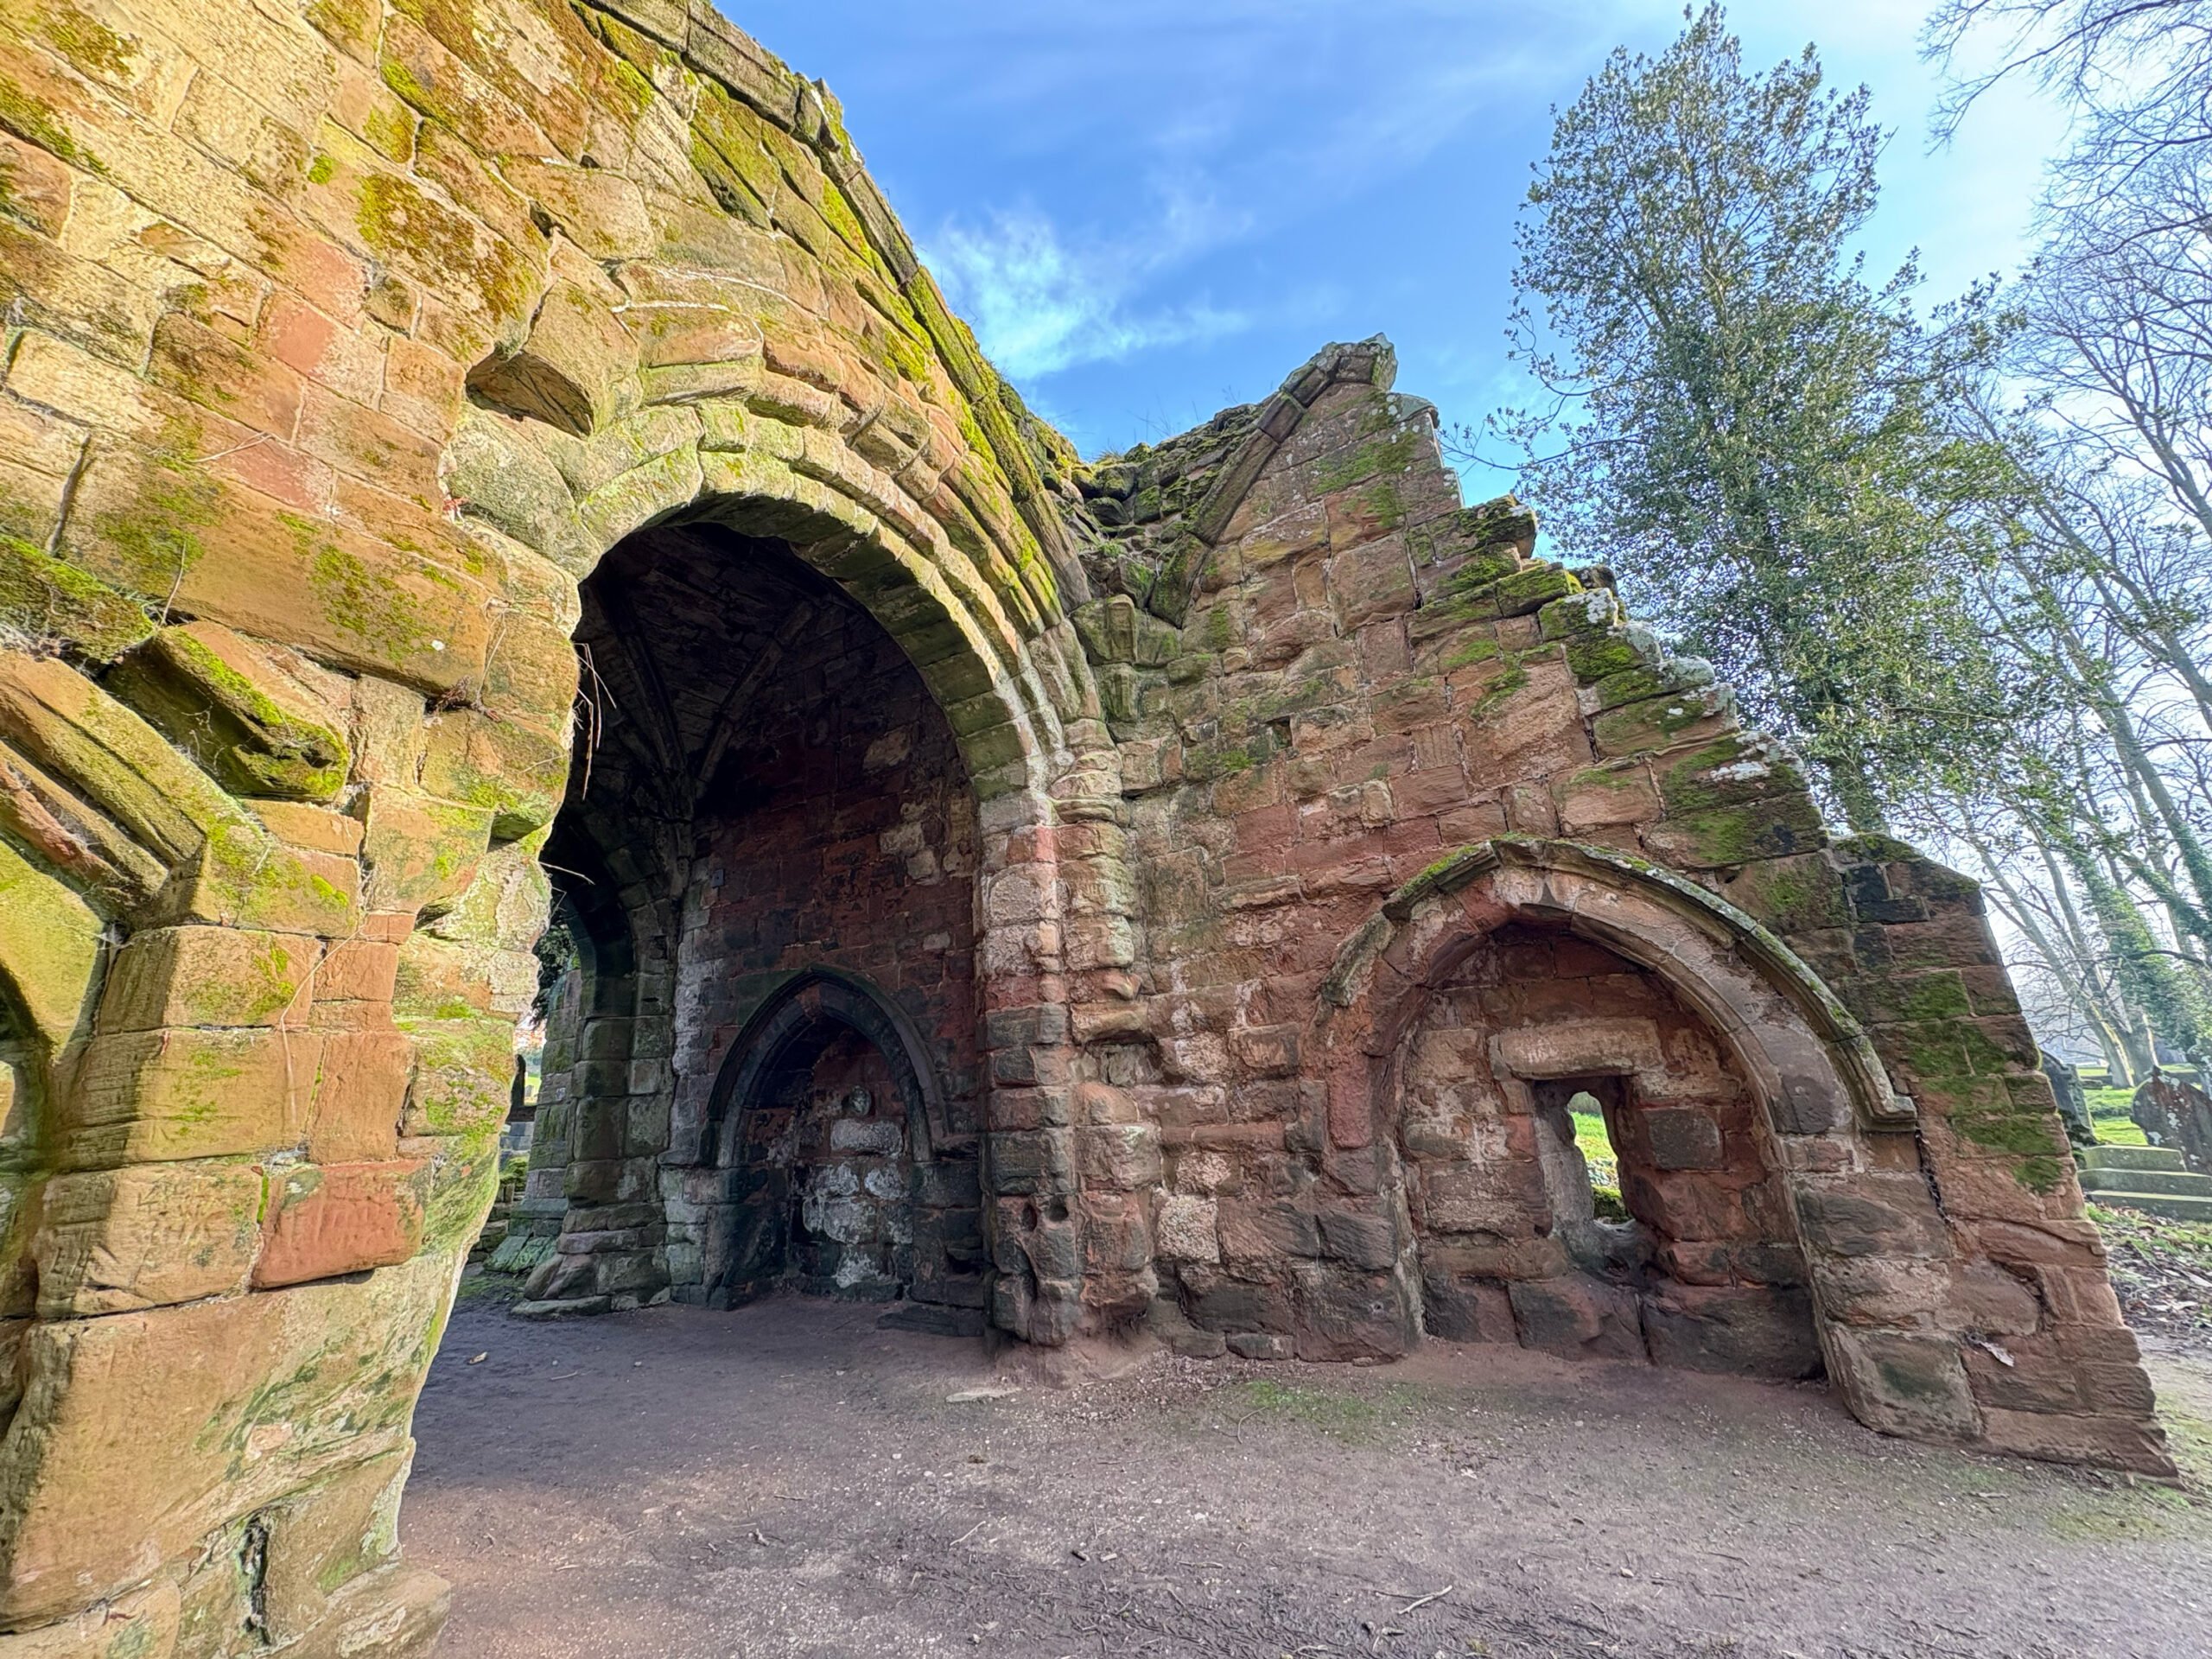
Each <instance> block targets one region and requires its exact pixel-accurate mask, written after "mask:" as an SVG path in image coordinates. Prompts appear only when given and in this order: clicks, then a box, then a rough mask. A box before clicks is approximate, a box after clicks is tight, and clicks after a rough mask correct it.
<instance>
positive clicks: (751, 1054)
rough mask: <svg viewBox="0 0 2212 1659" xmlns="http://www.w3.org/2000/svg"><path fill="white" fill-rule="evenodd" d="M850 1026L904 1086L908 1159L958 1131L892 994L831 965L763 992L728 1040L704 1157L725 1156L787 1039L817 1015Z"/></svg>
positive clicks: (921, 1045)
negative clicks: (909, 1126) (910, 1141)
mask: <svg viewBox="0 0 2212 1659" xmlns="http://www.w3.org/2000/svg"><path fill="white" fill-rule="evenodd" d="M825 1020H826V1021H831V1022H834V1023H836V1024H838V1025H842V1026H845V1027H849V1028H850V1029H851V1030H853V1031H855V1032H857V1033H860V1035H861V1036H862V1037H864V1038H866V1039H868V1041H869V1042H871V1043H873V1044H874V1045H875V1046H876V1048H877V1049H878V1050H880V1052H882V1054H883V1057H884V1058H885V1059H886V1060H887V1061H888V1062H889V1063H890V1065H891V1067H892V1071H893V1074H894V1075H895V1076H896V1077H898V1078H899V1082H900V1084H902V1085H903V1086H904V1087H905V1088H906V1090H907V1097H908V1100H909V1102H910V1103H911V1108H910V1109H911V1112H912V1117H913V1120H914V1122H915V1126H916V1128H918V1130H919V1131H920V1133H918V1135H916V1136H915V1145H914V1158H915V1161H916V1162H918V1163H929V1162H931V1161H933V1160H934V1159H935V1158H936V1156H937V1155H938V1152H939V1151H940V1150H941V1149H949V1148H950V1147H952V1146H954V1145H955V1144H956V1142H957V1141H959V1140H961V1139H963V1137H958V1136H956V1135H955V1134H954V1132H953V1129H952V1127H951V1124H950V1121H949V1119H948V1117H947V1116H946V1113H945V1106H944V1084H943V1081H942V1079H940V1078H939V1077H938V1075H937V1068H936V1066H935V1065H933V1064H932V1063H931V1059H930V1054H929V1047H928V1045H927V1044H926V1043H925V1041H924V1040H923V1038H922V1034H921V1033H920V1032H918V1030H916V1029H915V1027H914V1022H913V1021H912V1020H910V1019H908V1018H907V1017H906V1013H905V1011H904V1010H902V1009H901V1008H900V1007H899V1005H898V1004H897V1003H896V1002H895V1001H893V1000H892V999H891V998H890V997H888V996H886V995H884V994H883V993H882V992H881V991H880V990H879V989H878V988H876V987H874V985H871V984H870V983H869V982H868V981H867V980H865V979H863V978H862V977H861V976H859V975H858V974H850V973H846V972H844V971H842V970H841V969H834V968H808V969H800V970H798V972H795V973H793V974H792V975H791V976H790V977H789V978H787V979H786V980H785V982H783V983H782V984H781V985H779V986H777V987H776V988H774V989H773V990H772V991H771V992H769V993H768V995H767V996H766V998H765V999H764V1000H763V1001H762V1002H761V1004H760V1007H759V1008H758V1009H757V1010H755V1011H754V1013H753V1017H752V1018H751V1019H749V1020H747V1021H746V1022H745V1026H744V1027H743V1029H741V1031H740V1032H739V1033H738V1034H737V1036H736V1038H735V1039H734V1040H733V1041H732V1042H731V1044H730V1046H729V1052H728V1055H727V1056H726V1057H725V1058H723V1061H722V1064H721V1070H720V1071H719V1072H718V1073H717V1074H716V1076H715V1090H714V1096H713V1098H712V1100H711V1101H710V1102H709V1105H708V1108H707V1128H706V1133H705V1134H704V1135H702V1136H701V1137H700V1147H699V1155H700V1157H701V1158H702V1159H703V1160H707V1161H709V1162H715V1161H719V1162H722V1163H728V1161H729V1159H730V1144H729V1143H730V1137H731V1136H732V1135H734V1134H735V1133H737V1128H738V1121H739V1119H740V1118H741V1116H742V1115H743V1113H744V1111H745V1109H746V1107H747V1104H748V1103H750V1102H751V1101H752V1100H753V1096H755V1094H756V1093H757V1092H758V1090H759V1089H760V1085H761V1084H762V1083H763V1082H764V1081H765V1080H766V1077H768V1076H769V1075H770V1074H771V1073H772V1071H774V1069H775V1066H776V1064H777V1062H778V1060H779V1058H781V1056H782V1055H783V1053H784V1052H785V1050H786V1049H787V1048H788V1047H789V1046H790V1045H791V1043H792V1042H793V1041H795V1040H796V1039H798V1038H799V1037H800V1036H801V1035H803V1034H804V1033H806V1032H807V1031H809V1030H810V1029H812V1028H813V1027H816V1026H817V1025H819V1024H821V1023H822V1022H823V1021H825Z"/></svg>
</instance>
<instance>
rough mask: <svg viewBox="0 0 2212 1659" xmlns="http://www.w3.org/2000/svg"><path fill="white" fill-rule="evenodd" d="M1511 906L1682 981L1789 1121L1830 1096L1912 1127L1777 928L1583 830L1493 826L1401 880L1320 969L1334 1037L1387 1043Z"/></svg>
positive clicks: (1347, 1107) (1813, 1113) (1851, 1029)
mask: <svg viewBox="0 0 2212 1659" xmlns="http://www.w3.org/2000/svg"><path fill="white" fill-rule="evenodd" d="M1516 912H1519V913H1525V914H1529V915H1533V916H1539V917H1545V918H1554V919H1557V920H1560V921H1561V922H1562V923H1564V924H1565V925H1567V926H1568V927H1570V928H1571V929H1572V930H1573V931H1577V932H1580V933H1582V934H1584V935H1586V937H1588V938H1592V939H1593V940H1595V941H1596V942H1597V943H1599V944H1603V945H1605V946H1606V947H1607V948H1609V949H1611V950H1617V951H1618V952H1619V953H1620V954H1621V955H1622V956H1624V957H1627V958H1628V959H1629V960H1630V961H1632V962H1635V963H1639V964H1641V965H1642V966H1643V967H1645V968H1647V969H1650V970H1652V971H1653V972H1655V973H1657V974H1659V975H1660V976H1662V978H1664V979H1666V980H1667V981H1668V982H1669V983H1670V984H1674V985H1675V987H1676V988H1677V989H1678V990H1679V992H1680V994H1681V995H1683V996H1684V997H1685V998H1686V999H1687V1000H1688V1001H1690V1002H1691V1003H1692V1005H1693V1006H1694V1007H1696V1008H1697V1010H1698V1011H1699V1012H1700V1014H1703V1015H1704V1016H1705V1017H1706V1018H1707V1019H1708V1020H1711V1021H1712V1022H1713V1024H1714V1026H1715V1027H1718V1028H1719V1030H1720V1031H1722V1032H1723V1033H1726V1035H1727V1036H1728V1037H1729V1038H1730V1039H1731V1040H1732V1041H1733V1042H1734V1043H1735V1044H1736V1045H1737V1046H1738V1049H1739V1051H1740V1052H1741V1053H1742V1057H1743V1058H1744V1060H1745V1063H1746V1065H1749V1066H1750V1067H1751V1069H1752V1071H1754V1072H1755V1073H1756V1074H1757V1075H1758V1077H1759V1078H1760V1080H1761V1082H1762V1084H1764V1088H1765V1090H1766V1093H1767V1096H1768V1099H1769V1102H1770V1109H1771V1110H1774V1111H1776V1112H1777V1113H1778V1114H1780V1115H1781V1116H1779V1117H1778V1119H1777V1128H1778V1129H1780V1130H1781V1131H1782V1132H1783V1133H1802V1132H1808V1131H1809V1132H1818V1131H1819V1130H1821V1129H1824V1128H1829V1127H1834V1126H1835V1125H1837V1124H1838V1123H1839V1122H1841V1121H1842V1120H1841V1119H1840V1118H1839V1117H1838V1116H1837V1114H1836V1112H1835V1110H1834V1108H1835V1107H1837V1106H1841V1107H1842V1108H1843V1109H1844V1114H1845V1116H1847V1117H1848V1119H1849V1120H1850V1121H1852V1122H1855V1123H1856V1124H1857V1125H1858V1126H1859V1128H1865V1129H1868V1130H1879V1131H1891V1130H1906V1131H1909V1130H1910V1129H1911V1128H1912V1127H1913V1125H1914V1123H1915V1122H1916V1117H1917V1114H1916V1111H1915V1109H1914V1107H1913V1103H1912V1101H1911V1100H1910V1097H1909V1096H1903V1095H1900V1094H1899V1093H1897V1090H1895V1089H1894V1088H1892V1087H1891V1084H1890V1081H1889V1076H1888V1073H1887V1071H1885V1069H1884V1067H1883V1065H1882V1062H1881V1058H1880V1057H1879V1056H1878V1054H1876V1053H1875V1052H1874V1047H1873V1044H1872V1042H1871V1041H1870V1040H1869V1039H1868V1038H1867V1036H1866V1032H1865V1031H1864V1029H1863V1028H1861V1027H1860V1026H1859V1022H1858V1021H1857V1020H1854V1019H1853V1017H1852V1015H1851V1013H1850V1011H1849V1010H1848V1009H1847V1008H1846V1007H1844V1006H1843V1005H1842V1004H1841V1003H1840V1001H1837V1000H1836V996H1835V994H1834V992H1833V991H1831V990H1829V989H1828V988H1827V986H1826V985H1825V984H1823V983H1822V982H1821V980H1820V977H1819V976H1817V975H1816V974H1815V973H1814V972H1813V970H1812V969H1811V968H1809V967H1808V966H1807V965H1806V963H1804V962H1803V961H1802V959H1801V958H1800V957H1798V956H1797V954H1796V952H1795V951H1793V950H1790V949H1789V946H1788V945H1787V944H1783V942H1782V940H1780V939H1779V938H1776V937H1775V935H1774V934H1773V933H1772V932H1771V931H1769V930H1768V929H1767V928H1765V927H1764V926H1763V925H1760V924H1759V923H1758V921H1756V920H1754V919H1753V918H1751V917H1750V916H1748V915H1746V914H1745V912H1742V911H1740V910H1738V909H1737V908H1736V906H1733V905H1731V904H1729V903H1728V902H1727V901H1726V899H1721V898H1719V896H1717V895H1716V894H1713V893H1709V892H1707V890H1706V889H1705V888H1703V887H1699V886H1698V885H1697V884H1696V883H1695V882H1694V881H1691V880H1688V879H1687V878H1686V877H1683V876H1681V875H1677V874H1675V873H1674V872H1673V871H1670V870H1666V869H1662V868H1660V867H1658V866H1656V865H1654V864H1651V863H1649V862H1647V861H1644V860H1643V859H1639V858H1635V857H1631V856H1630V855H1626V854H1623V853H1619V852H1616V851H1614V850H1612V849H1608V848H1603V847H1593V846H1590V845H1587V844H1585V843H1582V842H1567V841H1549V840H1541V839H1538V838H1536V837H1533V836H1496V837H1493V838H1492V839H1491V840H1488V841H1484V842H1477V843H1475V844H1474V845H1472V846H1470V847H1466V848H1463V849H1460V850H1459V851H1458V852H1456V853H1454V854H1452V855H1450V856H1449V857H1447V858H1445V859H1442V860H1440V861H1438V862H1437V863H1435V864H1433V865H1431V866H1430V867H1429V868H1427V870H1424V871H1423V872H1422V873H1421V874H1420V875H1418V876H1416V877H1414V880H1411V881H1408V882H1407V883H1406V884H1405V885H1404V886H1402V887H1399V888H1398V889H1396V890H1395V892H1393V893H1391V894H1390V896H1389V898H1388V899H1385V900H1384V901H1383V905H1382V906H1381V907H1380V909H1379V910H1378V911H1377V912H1376V914H1375V915H1374V916H1373V917H1372V918H1370V920H1369V921H1368V923H1367V924H1366V925H1364V926H1363V927H1362V928H1361V929H1360V930H1359V931H1357V933H1355V934H1354V935H1353V936H1352V937H1351V938H1350V939H1348V940H1346V941H1345V943H1344V946H1343V947H1342V948H1341V949H1340V950H1338V954H1337V958H1336V961H1335V963H1333V964H1332V968H1331V970H1330V973H1329V976H1328V977H1327V979H1326V980H1325V982H1323V985H1322V988H1321V997H1320V1007H1319V1023H1320V1025H1321V1027H1322V1033H1323V1039H1324V1042H1325V1044H1326V1045H1327V1046H1330V1047H1332V1049H1337V1050H1342V1049H1343V1048H1344V1046H1346V1045H1347V1044H1356V1045H1357V1046H1358V1047H1359V1049H1360V1051H1361V1052H1364V1053H1370V1054H1372V1053H1375V1052H1378V1050H1379V1051H1380V1052H1387V1050H1388V1048H1389V1045H1390V1043H1391V1042H1392V1041H1393V1040H1394V1039H1395V1035H1396V1034H1397V1032H1398V1031H1400V1030H1402V1021H1403V1020H1406V1019H1408V1018H1410V1017H1411V1012H1410V1008H1409V1007H1408V1005H1407V1004H1406V1002H1405V1001H1404V996H1403V993H1404V992H1405V991H1406V990H1408V989H1410V988H1414V987H1416V986H1418V985H1420V984H1421V983H1423V982H1427V981H1429V980H1431V979H1433V977H1434V976H1436V975H1437V974H1439V973H1440V972H1445V971H1448V970H1449V969H1450V968H1451V967H1452V966H1454V965H1456V963H1457V962H1458V961H1459V958H1460V957H1464V955H1465V952H1466V950H1468V949H1470V948H1471V944H1472V943H1473V941H1474V940H1475V939H1476V938H1479V937H1480V936H1481V935H1482V934H1484V933H1486V932H1488V931H1490V930H1491V928H1494V927H1495V926H1497V925H1498V923H1499V922H1500V921H1502V920H1503V919H1504V918H1505V917H1506V916H1508V915H1510V914H1513V913H1516ZM1394 993H1395V995H1394ZM1378 1001H1379V1002H1380V1003H1381V1004H1383V1005H1384V1006H1383V1008H1382V1009H1378V1007H1377V1003H1378ZM1392 1020H1397V1021H1399V1022H1400V1024H1399V1025H1398V1027H1396V1029H1393V1027H1392V1023H1391V1022H1392ZM1371 1104H1372V1102H1371V1100H1368V1101H1367V1102H1366V1103H1365V1104H1364V1106H1363V1105H1362V1104H1361V1103H1358V1102H1357V1101H1356V1100H1355V1099H1353V1098H1352V1097H1351V1096H1347V1097H1346V1098H1345V1099H1344V1103H1343V1105H1342V1107H1341V1108H1339V1106H1338V1103H1337V1098H1336V1095H1335V1086H1334V1082H1333V1080H1332V1108H1331V1109H1332V1124H1333V1123H1334V1122H1336V1121H1337V1118H1336V1116H1335V1115H1336V1114H1338V1112H1339V1111H1341V1112H1342V1113H1343V1114H1344V1117H1343V1122H1344V1125H1345V1128H1346V1129H1347V1131H1349V1130H1350V1129H1351V1126H1352V1124H1353V1123H1354V1122H1356V1121H1357V1118H1358V1117H1359V1116H1360V1115H1361V1113H1362V1111H1363V1110H1364V1109H1368V1108H1371Z"/></svg>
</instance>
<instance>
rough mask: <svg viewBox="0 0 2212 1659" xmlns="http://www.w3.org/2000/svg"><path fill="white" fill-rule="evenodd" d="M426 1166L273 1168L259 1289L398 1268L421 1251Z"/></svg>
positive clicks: (257, 1266)
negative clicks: (398, 1265)
mask: <svg viewBox="0 0 2212 1659" xmlns="http://www.w3.org/2000/svg"><path fill="white" fill-rule="evenodd" d="M424 1167H425V1166H424V1165H423V1161H422V1160H419V1159H397V1160H393V1161H391V1162H389V1163H380V1164H327V1165H326V1164H296V1165H292V1166H289V1167H287V1168H284V1169H283V1170H281V1171H279V1170H271V1171H270V1181H269V1217H268V1222H267V1230H268V1239H267V1242H266V1243H264V1245H263V1246H262V1249H261V1257H260V1260H259V1261H257V1262H255V1263H254V1268H253V1282H254V1285H255V1287H256V1288H257V1289H268V1288H270V1287H276V1286H279V1285H296V1284H303V1283H305V1282H307V1281H309V1280H313V1279H334V1278H336V1277H338V1276H339V1275H340V1274H348V1273H359V1272H360V1271H361V1270H362V1269H363V1268H385V1267H392V1266H395V1265H397V1263H399V1262H404V1261H406V1260H407V1258H408V1257H410V1256H411V1255H414V1254H415V1252H416V1250H417V1249H420V1248H421V1247H422V1243H423V1197H424V1192H423V1186H424V1183H423V1179H422V1176H423V1170H424Z"/></svg>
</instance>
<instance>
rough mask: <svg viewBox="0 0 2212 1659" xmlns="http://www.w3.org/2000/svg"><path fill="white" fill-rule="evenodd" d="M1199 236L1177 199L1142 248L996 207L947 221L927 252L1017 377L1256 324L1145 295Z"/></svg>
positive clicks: (999, 360) (1235, 314)
mask: <svg viewBox="0 0 2212 1659" xmlns="http://www.w3.org/2000/svg"><path fill="white" fill-rule="evenodd" d="M1198 239H1199V238H1197V237H1196V236H1195V235H1194V234H1193V233H1192V226H1191V224H1190V221H1189V218H1188V213H1187V210H1185V209H1180V208H1177V207H1173V206H1171V207H1170V209H1169V211H1168V213H1166V217H1165V219H1163V220H1162V222H1161V223H1160V226H1159V231H1158V234H1156V235H1155V236H1154V237H1153V238H1148V239H1147V242H1146V243H1144V244H1143V245H1130V244H1125V243H1115V242H1094V243H1090V244H1088V245H1071V244H1070V243H1069V242H1068V241H1067V240H1066V239H1065V238H1063V237H1062V236H1061V234H1060V232H1059V230H1058V227H1057V226H1055V225H1054V224H1053V222H1052V220H1051V219H1048V218H1046V216H1045V215H1043V214H1042V213H1038V212H1036V211H1034V210H1033V209H1022V210H1019V211H1015V212H1003V213H995V214H993V215H992V216H991V218H990V219H989V220H988V223H986V224H983V225H981V226H976V225H967V224H958V223H955V224H951V225H948V226H946V227H945V228H944V231H943V232H940V233H939V235H938V237H937V238H935V239H934V241H933V242H932V243H931V246H930V247H929V248H927V249H926V250H925V258H926V260H927V261H928V264H929V265H930V268H931V270H934V271H935V272H936V273H937V276H938V280H939V281H940V282H942V283H944V286H945V289H946V290H947V293H948V296H949V297H950V299H951V301H952V302H953V305H954V307H955V308H957V310H959V311H960V313H961V314H962V315H963V316H965V317H966V318H967V319H968V321H969V325H970V326H971V327H974V329H975V330H976V338H977V339H978V340H981V341H982V346H983V349H984V351H985V352H987V353H989V355H990V357H991V359H992V361H993V362H995V363H996V364H997V365H998V366H999V367H1000V368H1001V370H1002V371H1004V372H1006V373H1007V374H1010V375H1013V376H1014V377H1016V378H1020V377H1023V376H1027V375H1046V374H1053V373H1056V372H1058V371H1060V370H1062V369H1071V368H1075V367H1077V366H1078V365H1083V364H1086V363H1100V362H1112V361H1118V360H1119V359H1123V358H1127V357H1129V356H1132V355H1134V354H1135V353H1138V352H1141V351H1147V350H1151V349H1154V348H1156V347H1159V346H1180V345H1189V344H1192V343H1195V342H1198V341H1201V340H1217V339H1219V338H1220V337H1222V336H1223V335H1224V334H1236V333H1237V332H1239V331H1241V330H1243V329H1244V328H1246V327H1249V326H1250V322H1251V319H1250V318H1249V316H1248V315H1245V314H1244V313H1243V312H1242V311H1238V310H1233V309H1222V308H1217V307H1215V306H1214V305H1212V304H1211V303H1210V302H1206V301H1205V300H1198V301H1194V302H1189V303H1185V304H1182V305H1177V306H1168V307H1158V306H1150V305H1147V304H1145V303H1144V302H1142V300H1141V289H1142V288H1143V286H1144V283H1145V278H1146V277H1147V275H1149V274H1150V273H1152V272H1154V271H1157V270H1160V269H1161V268H1163V267H1165V266H1166V265H1169V264H1175V263H1179V261H1180V260H1182V259H1183V258H1184V257H1187V256H1188V255H1189V254H1191V253H1192V252H1193V251H1195V249H1196V247H1197V245H1198Z"/></svg>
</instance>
